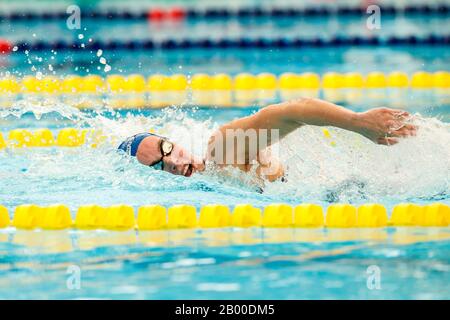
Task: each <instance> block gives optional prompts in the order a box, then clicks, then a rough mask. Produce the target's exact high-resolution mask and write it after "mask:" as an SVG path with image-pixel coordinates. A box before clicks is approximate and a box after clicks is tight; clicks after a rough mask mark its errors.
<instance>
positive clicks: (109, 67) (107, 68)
mask: <svg viewBox="0 0 450 320" xmlns="http://www.w3.org/2000/svg"><path fill="white" fill-rule="evenodd" d="M109 71H111V66H110V65H109V64H107V65H106V66H105V72H109Z"/></svg>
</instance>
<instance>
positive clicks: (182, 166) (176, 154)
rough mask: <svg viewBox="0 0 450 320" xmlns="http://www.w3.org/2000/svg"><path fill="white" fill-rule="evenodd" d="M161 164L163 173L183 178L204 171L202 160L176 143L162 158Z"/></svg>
mask: <svg viewBox="0 0 450 320" xmlns="http://www.w3.org/2000/svg"><path fill="white" fill-rule="evenodd" d="M163 164H164V165H163V168H164V171H167V172H170V173H172V174H176V175H182V176H185V177H190V176H191V175H192V174H193V173H195V172H198V171H203V170H204V169H205V164H204V161H203V160H202V159H199V158H197V157H195V156H194V155H193V154H191V153H190V152H189V151H187V150H186V149H184V148H183V147H182V146H180V145H179V144H177V143H174V144H173V149H172V152H171V153H170V154H169V155H168V156H165V157H164V158H163Z"/></svg>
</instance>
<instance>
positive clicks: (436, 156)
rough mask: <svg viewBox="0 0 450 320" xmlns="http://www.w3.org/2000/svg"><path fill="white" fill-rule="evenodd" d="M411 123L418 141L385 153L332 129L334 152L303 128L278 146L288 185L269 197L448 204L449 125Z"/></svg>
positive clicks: (316, 134) (320, 137) (272, 187)
mask: <svg viewBox="0 0 450 320" xmlns="http://www.w3.org/2000/svg"><path fill="white" fill-rule="evenodd" d="M414 123H415V124H416V125H418V126H419V131H418V134H417V136H416V137H413V138H406V139H402V140H401V141H400V143H398V144H397V145H394V146H389V147H387V146H381V145H375V144H373V143H372V142H371V141H369V140H367V139H365V138H364V137H362V136H359V135H356V134H354V133H351V132H348V131H345V130H341V129H336V128H330V129H329V130H330V132H331V135H332V136H333V137H334V141H335V146H333V145H331V144H330V143H329V141H327V139H325V138H324V137H323V135H321V132H320V129H319V128H314V127H308V128H301V129H299V130H297V131H296V132H294V133H293V134H292V135H290V136H288V137H287V138H286V140H285V141H282V142H281V146H280V147H281V151H282V154H284V155H285V158H284V159H283V160H284V161H285V164H286V166H287V167H288V168H289V169H288V183H285V184H281V183H277V184H274V185H269V186H268V188H267V191H268V192H274V193H288V194H290V195H291V196H294V197H298V198H300V199H302V200H305V201H314V199H321V200H323V201H326V202H338V201H340V202H376V201H380V199H389V198H392V199H393V200H403V201H407V200H408V199H415V200H417V199H423V200H432V199H435V200H440V199H446V198H447V199H448V197H449V195H450V193H449V191H448V190H450V149H449V148H448V146H449V145H450V125H449V124H446V123H443V122H441V121H439V120H437V119H433V118H423V117H421V116H420V115H416V116H415V117H414Z"/></svg>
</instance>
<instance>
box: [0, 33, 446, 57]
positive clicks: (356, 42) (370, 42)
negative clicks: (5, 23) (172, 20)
mask: <svg viewBox="0 0 450 320" xmlns="http://www.w3.org/2000/svg"><path fill="white" fill-rule="evenodd" d="M449 44H450V35H442V36H441V35H428V36H425V37H417V36H415V35H411V36H406V37H397V36H390V37H378V36H373V37H368V38H366V37H360V36H348V37H347V36H345V37H344V36H335V37H332V38H330V39H322V38H310V39H306V38H255V39H251V38H239V39H217V40H216V39H209V38H205V39H182V40H178V39H166V40H162V41H155V40H151V39H146V40H124V41H123V40H110V41H99V40H97V41H92V42H88V43H86V44H85V43H81V42H79V41H77V42H67V41H65V40H57V41H54V42H49V41H45V40H38V41H33V42H28V41H20V42H17V43H12V42H9V41H8V40H5V39H3V40H1V41H0V49H1V50H0V53H3V54H8V53H11V51H12V49H13V48H15V50H14V51H16V52H19V51H30V50H31V51H48V50H56V51H64V50H66V51H86V50H92V51H97V50H99V49H102V50H127V51H136V50H175V49H181V50H188V49H267V48H270V49H286V48H304V47H341V46H405V45H412V46H416V45H443V46H447V45H449Z"/></svg>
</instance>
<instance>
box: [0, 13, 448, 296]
mask: <svg viewBox="0 0 450 320" xmlns="http://www.w3.org/2000/svg"><path fill="white" fill-rule="evenodd" d="M348 19H349V20H348V21H347V25H349V26H350V27H351V24H352V20H351V19H350V18H348ZM436 19H438V20H439V19H440V20H439V21H438V22H439V25H441V24H440V23H443V22H442V20H445V18H442V17H441V18H436ZM447 19H448V18H447ZM345 21H346V20H345V19H344V22H342V23H344V25H346V24H345V23H346V22H345ZM103 23H104V24H102V23H100V24H98V25H97V27H98V28H99V29H100V30H99V31H98V32H100V34H101V31H102V30H103V32H104V34H107V33H108V22H103ZM315 23H316V22H315ZM419 23H420V21H419ZM319 25H320V23H319ZM431 25H432V26H433V27H434V24H431ZM314 26H315V24H314ZM26 27H27V25H25V30H26ZM266 27H267V26H266ZM102 28H103V29H102ZM218 28H220V27H218ZM268 28H269V30H271V31H272V32H273V33H274V34H276V33H277V32H280V28H279V26H275V27H273V26H272V27H268ZM393 29H394V28H393ZM393 29H392V30H393ZM36 30H39V29H36ZM392 30H391V31H392ZM138 31H139V30H138V29H137V31H136V34H139V32H138ZM434 31H435V29H432V28H430V30H429V32H434ZM61 32H63V31H61ZM141 32H142V31H141ZM239 32H241V31H239ZM36 33H37V37H42V33H39V31H36ZM54 34H57V32H55V33H54ZM119 34H120V32H119ZM17 35H22V36H24V35H23V33H17ZM447 47H448V46H445V45H444V46H434V47H425V46H418V47H411V46H405V47H389V46H386V47H380V48H364V47H363V48H359V47H349V48H335V49H333V50H327V49H326V48H307V49H305V50H303V51H301V52H299V51H297V50H293V49H292V50H275V51H268V50H262V49H255V50H250V51H249V50H241V49H232V50H231V49H228V50H223V51H220V50H219V51H218V52H217V53H215V54H214V55H211V52H210V51H207V50H206V51H205V50H201V49H199V50H191V51H175V52H163V51H161V52H153V53H152V54H150V55H149V54H148V52H146V51H138V52H137V53H138V54H136V52H134V53H129V52H127V51H122V52H120V51H119V52H116V51H111V52H108V51H106V52H105V56H107V57H108V61H109V62H108V63H109V64H111V65H112V66H113V72H120V71H123V74H125V75H126V74H131V73H135V72H139V73H143V74H146V75H148V74H151V73H155V72H158V73H164V74H173V73H187V74H192V73H199V72H206V73H211V74H213V73H217V72H227V73H230V74H236V73H238V72H252V73H255V74H256V73H259V72H271V73H274V74H277V75H279V74H281V73H282V72H291V71H295V72H316V73H318V74H323V73H325V72H327V71H336V72H350V71H352V72H353V71H357V72H361V73H363V74H366V73H368V72H370V71H375V70H376V71H382V72H389V71H392V70H393V69H394V68H395V69H396V70H400V71H405V72H407V73H412V72H414V71H418V70H425V71H429V72H434V71H438V70H448V66H449V61H450V60H449V59H450V56H449V53H448V50H447ZM269 52H270V55H268V53H269ZM52 56H54V57H55V58H54V59H51V57H52ZM31 57H32V58H31V60H32V63H31V64H30V65H31V66H34V67H35V68H34V69H33V71H31V69H30V68H31V67H30V65H27V62H26V58H25V57H24V53H19V52H17V53H16V54H14V55H12V56H9V57H6V58H4V57H2V59H3V61H7V64H6V65H5V66H3V67H2V72H5V71H8V72H10V73H12V74H14V75H16V76H17V77H22V76H23V75H26V74H30V73H35V72H36V70H40V71H42V72H43V73H44V74H48V73H49V72H48V71H44V70H46V69H47V70H48V64H52V65H54V70H55V71H56V74H57V75H68V74H71V73H77V74H80V75H85V74H86V73H100V71H98V70H97V69H96V68H95V66H96V65H97V64H98V63H99V62H98V57H96V53H95V52H93V53H91V52H84V53H83V52H81V53H76V54H75V53H74V54H72V53H66V54H64V55H63V54H56V55H55V54H53V53H49V52H42V53H36V52H32V53H31ZM35 57H40V58H42V60H39V59H35ZM369 57H370V58H369ZM361 59H365V60H364V61H362V60H361ZM91 61H93V63H92V65H93V66H94V67H90V65H91ZM138 61H139V62H140V63H141V65H139V64H138ZM356 61H358V62H359V63H357V64H355V63H356ZM400 62H401V64H400ZM77 66H82V68H78V69H76V67H77ZM144 66H145V67H144ZM87 69H90V72H87ZM432 91H433V90H432V89H425V90H415V89H411V90H410V91H407V92H406V93H405V92H404V95H402V99H401V100H400V104H399V101H398V100H393V99H392V96H395V90H394V91H392V90H390V89H386V90H385V89H383V90H382V94H380V91H377V90H375V91H367V92H365V91H364V96H363V98H362V99H359V100H357V101H355V100H347V101H344V102H343V103H344V104H345V106H347V107H349V108H351V109H353V110H356V111H362V110H365V109H367V108H368V107H371V106H376V105H381V104H382V105H383V106H387V107H403V108H406V109H407V110H408V111H410V112H411V113H414V114H416V116H415V117H416V119H415V121H416V123H417V124H418V125H419V126H420V130H419V131H418V135H417V137H415V138H412V139H406V140H404V141H402V142H401V143H399V144H398V145H396V146H393V147H391V148H386V147H383V146H377V145H374V144H372V143H371V142H369V141H366V140H364V139H363V138H361V137H359V136H356V135H354V134H351V133H348V132H344V131H342V130H339V129H333V128H330V129H329V132H330V135H331V138H332V141H333V144H331V143H330V140H329V138H327V137H326V136H324V135H323V132H322V130H321V129H319V128H302V129H300V130H298V131H296V132H294V133H293V134H292V135H291V136H289V137H288V138H287V139H286V140H285V141H284V142H282V143H280V151H281V154H283V155H284V157H283V161H284V162H285V164H286V165H287V166H288V168H289V171H288V181H287V183H282V182H275V183H273V184H270V185H268V186H267V187H266V188H264V192H262V193H261V192H258V191H257V190H255V189H254V188H251V187H249V186H248V185H246V184H243V183H242V182H241V181H234V180H233V179H226V180H225V179H222V178H221V177H219V176H216V175H214V174H199V175H196V176H194V177H191V178H189V179H187V178H184V177H179V176H168V174H167V173H164V172H159V171H154V170H152V169H148V168H146V167H144V166H138V165H136V162H135V160H124V159H123V157H122V156H121V155H119V154H118V153H117V152H115V151H114V148H113V147H112V146H111V145H110V144H106V145H102V146H99V147H98V148H91V147H88V146H81V147H78V148H61V147H50V148H18V149H14V148H7V149H4V150H1V151H0V163H1V166H0V195H1V204H2V205H4V206H6V207H7V209H8V210H9V212H10V215H11V216H12V213H13V212H14V208H15V207H17V206H19V205H22V204H32V203H35V204H38V205H40V206H47V205H51V204H54V203H64V204H66V205H67V206H68V207H69V208H70V209H71V213H72V216H74V215H75V212H76V209H77V208H78V207H80V206H82V205H86V204H91V203H95V204H98V205H101V206H110V205H114V204H118V203H126V204H127V205H130V206H133V207H134V208H137V207H139V206H142V205H147V204H153V203H158V204H161V205H163V206H166V207H170V206H173V205H176V204H190V205H194V206H195V207H196V208H197V209H199V208H200V207H202V206H204V205H207V204H215V203H220V204H226V205H228V206H230V207H233V206H235V205H237V204H240V203H250V204H252V205H253V206H255V207H260V208H262V207H264V206H267V205H269V204H271V203H286V204H289V205H292V206H295V205H297V204H299V203H316V204H319V205H321V206H323V207H324V208H326V207H327V206H329V205H330V204H332V203H351V204H353V205H356V206H358V205H361V204H364V203H380V204H382V205H384V206H385V207H386V208H387V209H388V211H389V212H390V210H391V209H392V208H393V207H394V205H396V204H398V203H402V202H408V203H417V204H420V205H427V204H431V203H435V202H441V203H444V204H450V191H449V190H450V150H449V148H448V145H449V144H450V127H449V124H448V122H449V121H450V103H449V100H448V89H447V90H446V91H445V92H444V93H443V94H440V95H438V96H437V95H435V94H434V93H433V92H432ZM374 92H375V94H373V93H374ZM377 92H378V94H376V93H377ZM392 92H394V94H393V95H391V93H392ZM321 94H324V93H323V92H322V93H321ZM257 110H258V106H257V105H250V106H244V107H237V106H231V107H226V108H225V107H217V106H213V105H212V106H209V107H201V108H198V107H183V106H181V107H180V106H175V107H171V108H164V109H144V110H137V109H131V110H116V109H113V108H110V107H109V106H108V105H107V106H106V107H102V104H100V106H99V107H98V108H92V109H87V110H80V109H78V108H76V107H73V106H72V105H70V104H67V103H64V102H55V101H54V100H52V99H49V100H47V101H45V100H44V99H38V100H37V102H36V99H35V100H30V99H28V98H27V97H20V100H19V101H14V102H13V105H12V107H8V108H2V109H0V126H1V130H0V131H1V132H2V133H3V135H4V136H7V133H8V132H10V131H12V130H14V129H27V130H31V131H33V130H35V129H38V128H49V129H50V130H51V131H52V132H53V133H54V135H55V136H56V134H57V132H58V131H60V130H61V129H63V128H69V127H74V128H91V129H95V130H97V131H101V132H102V133H103V134H105V135H106V136H113V135H115V136H118V137H119V138H124V137H126V136H128V135H129V134H131V133H135V132H138V131H142V130H149V129H154V130H156V131H157V132H160V133H162V134H165V135H168V136H170V137H171V139H173V140H174V141H176V142H180V143H183V142H186V143H187V142H191V141H192V140H193V141H195V142H196V143H194V144H193V145H192V146H193V150H192V151H193V152H194V153H196V154H201V153H202V151H203V149H204V147H205V145H206V142H207V139H208V137H209V133H212V132H213V130H214V129H216V128H217V127H218V126H219V125H221V124H223V123H225V122H227V121H230V120H232V119H234V118H237V117H242V116H246V115H249V114H251V113H253V112H256V111H257ZM186 132H188V133H189V135H187V134H186ZM449 238H450V232H449V228H448V227H427V228H424V227H404V228H401V227H400V228H396V227H388V228H344V229H329V228H317V229H304V228H257V227H254V228H248V229H246V228H243V229H241V228H220V229H183V230H158V231H139V232H136V231H134V230H129V231H120V232H119V231H117V232H116V231H105V230H94V231H92V230H91V231H85V230H75V229H69V230H62V231H41V230H35V231H25V230H15V229H14V228H6V229H0V298H5V299H12V298H19V299H36V298H37V299H47V298H57V299H77V298H100V299H102V298H112V299H186V298H189V299H235V298H238V299H449V298H450V294H449V292H448V288H447V287H448V282H449V280H450V278H449V274H450V270H449V268H450V261H449V260H450V257H449V254H448V252H449V249H450V240H449ZM371 266H372V267H375V268H378V269H379V270H380V271H381V289H380V290H372V289H373V288H370V286H369V285H368V268H370V267H371ZM73 267H75V268H80V271H81V287H80V289H74V288H71V287H70V286H69V285H68V279H69V276H70V273H69V274H68V270H71V268H73Z"/></svg>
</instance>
